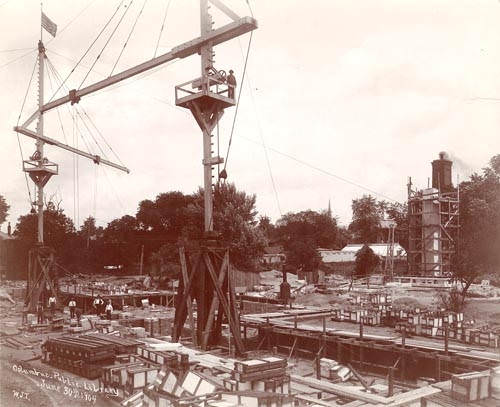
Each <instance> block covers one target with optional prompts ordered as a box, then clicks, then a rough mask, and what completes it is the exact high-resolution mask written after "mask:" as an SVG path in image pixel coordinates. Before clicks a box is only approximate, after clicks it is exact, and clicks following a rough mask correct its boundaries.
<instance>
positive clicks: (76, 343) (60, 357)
mask: <svg viewBox="0 0 500 407" xmlns="http://www.w3.org/2000/svg"><path fill="white" fill-rule="evenodd" d="M42 351H43V361H44V362H45V363H48V364H50V365H52V366H55V367H58V368H60V369H63V370H68V371H70V372H73V373H75V374H77V375H79V376H83V377H86V378H87V379H91V380H93V379H97V378H99V377H100V376H101V373H102V366H104V365H107V364H110V363H113V362H114V360H115V345H114V344H112V343H109V342H107V341H103V340H100V339H94V338H82V337H72V336H61V337H59V338H50V339H47V341H45V343H44V344H43V345H42Z"/></svg>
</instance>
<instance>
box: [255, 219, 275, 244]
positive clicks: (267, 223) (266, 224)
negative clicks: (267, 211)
mask: <svg viewBox="0 0 500 407" xmlns="http://www.w3.org/2000/svg"><path fill="white" fill-rule="evenodd" d="M258 227H259V229H260V230H261V231H262V233H263V234H264V236H265V237H266V238H267V240H268V241H269V242H272V241H274V240H275V239H276V227H275V226H274V225H273V224H272V222H271V218H270V217H269V216H265V215H262V216H259V226H258Z"/></svg>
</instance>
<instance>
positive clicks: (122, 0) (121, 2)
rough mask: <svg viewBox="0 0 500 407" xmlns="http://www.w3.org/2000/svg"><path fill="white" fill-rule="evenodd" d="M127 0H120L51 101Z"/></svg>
mask: <svg viewBox="0 0 500 407" xmlns="http://www.w3.org/2000/svg"><path fill="white" fill-rule="evenodd" d="M124 1H125V0H121V1H120V4H119V5H118V7H117V8H116V10H115V12H114V13H113V15H112V16H111V18H110V19H109V20H108V22H107V23H106V24H105V25H104V27H103V28H102V30H101V31H100V32H99V34H98V35H97V37H96V38H95V39H94V41H92V43H91V44H90V46H89V47H88V48H87V50H86V51H85V53H84V54H83V55H82V56H81V58H80V59H79V61H78V62H77V63H76V65H75V66H74V67H73V69H72V70H71V71H70V73H69V74H68V76H66V79H64V81H62V83H61V85H59V88H58V89H57V90H56V91H55V93H54V94H53V95H52V97H51V98H50V99H49V102H50V101H52V99H54V97H55V96H56V94H57V92H59V89H61V87H62V86H63V85H64V84H65V83H66V81H67V80H68V78H69V77H70V76H71V74H72V73H73V72H74V71H75V69H76V67H77V66H78V65H79V64H80V62H82V60H83V58H85V56H86V55H87V54H88V53H89V51H90V49H91V48H92V47H93V46H94V44H95V43H96V41H97V40H98V39H99V38H100V37H101V35H102V33H103V32H104V30H106V28H107V27H108V25H109V23H111V21H112V20H113V18H114V17H115V15H116V13H117V12H118V10H119V9H120V7H121V5H122V4H123V2H124Z"/></svg>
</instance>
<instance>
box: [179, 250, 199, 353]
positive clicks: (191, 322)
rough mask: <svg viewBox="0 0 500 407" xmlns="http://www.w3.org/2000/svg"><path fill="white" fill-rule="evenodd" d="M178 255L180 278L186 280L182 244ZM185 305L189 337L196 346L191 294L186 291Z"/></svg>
mask: <svg viewBox="0 0 500 407" xmlns="http://www.w3.org/2000/svg"><path fill="white" fill-rule="evenodd" d="M179 257H180V261H181V272H182V278H183V280H184V281H186V283H187V281H188V272H187V264H186V252H185V250H184V246H181V247H179ZM186 303H187V304H186V305H187V311H188V319H189V327H190V328H191V337H192V338H193V344H194V346H198V338H197V336H196V332H195V329H194V318H193V303H192V302H191V294H190V292H189V291H188V293H187V296H186Z"/></svg>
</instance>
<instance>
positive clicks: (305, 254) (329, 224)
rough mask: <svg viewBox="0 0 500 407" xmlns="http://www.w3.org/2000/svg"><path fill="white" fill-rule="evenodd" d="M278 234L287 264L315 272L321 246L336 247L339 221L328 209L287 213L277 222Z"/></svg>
mask: <svg viewBox="0 0 500 407" xmlns="http://www.w3.org/2000/svg"><path fill="white" fill-rule="evenodd" d="M276 235H277V236H278V237H279V239H280V242H281V244H282V245H283V247H284V249H285V256H286V264H285V267H287V268H289V267H290V268H292V269H295V270H297V271H300V272H306V273H308V272H316V271H317V269H318V268H319V265H320V264H321V256H320V255H319V253H318V251H317V249H318V248H319V247H335V246H336V242H337V222H336V220H335V219H334V218H332V217H331V216H330V215H329V214H328V213H327V212H325V213H318V212H315V211H311V210H308V211H303V212H298V213H287V214H286V215H284V216H282V217H281V218H280V219H279V220H278V221H277V222H276Z"/></svg>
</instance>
